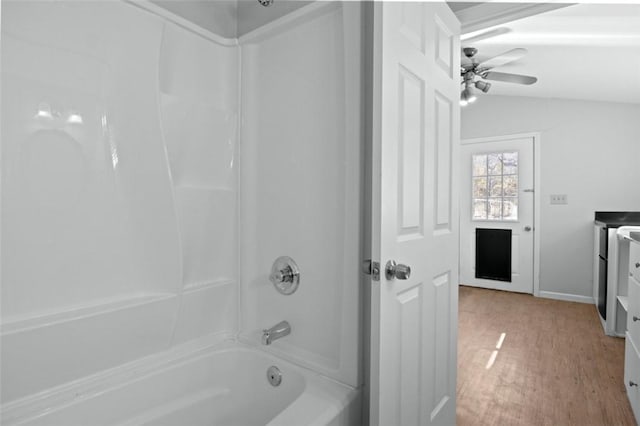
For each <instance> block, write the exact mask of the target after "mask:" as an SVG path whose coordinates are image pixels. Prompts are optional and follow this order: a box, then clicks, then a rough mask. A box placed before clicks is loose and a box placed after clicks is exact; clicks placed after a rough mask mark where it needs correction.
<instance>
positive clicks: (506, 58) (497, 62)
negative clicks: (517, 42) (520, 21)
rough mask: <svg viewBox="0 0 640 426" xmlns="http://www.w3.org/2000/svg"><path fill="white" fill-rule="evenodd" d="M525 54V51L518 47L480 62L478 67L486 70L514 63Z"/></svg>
mask: <svg viewBox="0 0 640 426" xmlns="http://www.w3.org/2000/svg"><path fill="white" fill-rule="evenodd" d="M526 54H527V49H523V48H522V47H518V48H516V49H511V50H508V51H506V52H504V53H502V54H500V55H498V56H494V57H493V58H491V59H487V60H486V61H484V62H481V63H480V64H479V67H481V68H486V69H491V68H496V67H499V66H501V65H505V64H508V63H509V62H513V61H516V60H518V59H520V58H522V57H523V56H524V55H526Z"/></svg>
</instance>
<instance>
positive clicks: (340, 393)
mask: <svg viewBox="0 0 640 426" xmlns="http://www.w3.org/2000/svg"><path fill="white" fill-rule="evenodd" d="M183 352H184V351H183ZM157 358H158V357H156V359H151V358H150V359H148V360H146V361H142V362H136V363H132V364H130V365H129V366H127V368H124V369H120V370H119V371H118V372H117V373H110V374H106V375H105V374H103V375H101V376H100V377H98V376H96V377H93V378H92V379H89V380H83V381H82V382H81V383H80V382H78V383H73V384H71V385H66V386H62V387H60V388H57V389H53V390H49V391H47V392H45V393H42V394H40V395H35V396H32V397H29V398H28V399H25V400H19V401H16V402H14V403H11V404H8V405H7V406H6V407H4V408H5V409H4V410H3V413H2V424H3V425H18V424H19V425H47V426H52V425H65V426H71V425H83V426H86V425H91V426H98V425H118V426H125V425H127V426H129V425H167V426H168V425H171V426H178V425H179V426H192V425H193V426H196V425H208V426H212V425H225V426H227V425H229V426H231V425H237V426H252V425H269V426H285V425H287V426H288V425H291V426H293V425H295V426H302V425H345V426H347V425H349V426H351V425H358V424H360V398H359V392H358V391H357V390H356V389H354V388H351V387H348V386H346V385H342V384H340V383H337V382H334V381H332V380H330V379H328V378H326V377H324V376H321V375H319V374H317V373H314V372H312V371H310V370H306V369H303V368H300V367H297V366H295V365H292V364H290V363H288V362H286V361H283V360H281V359H279V358H276V357H274V356H272V355H270V354H268V353H266V352H263V351H260V350H256V349H251V348H250V347H248V346H245V345H243V344H240V343H223V344H220V345H216V346H213V347H209V348H205V349H199V350H196V351H191V352H190V353H186V354H185V353H183V354H179V355H175V354H174V355H173V356H166V355H165V357H164V359H162V360H159V359H157ZM272 365H275V366H277V367H278V368H279V369H280V371H281V373H282V383H281V384H280V385H279V386H277V387H274V386H272V385H271V384H270V383H269V381H268V379H267V374H266V373H267V369H268V368H269V367H270V366H272Z"/></svg>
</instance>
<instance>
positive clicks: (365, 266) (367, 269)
mask: <svg viewBox="0 0 640 426" xmlns="http://www.w3.org/2000/svg"><path fill="white" fill-rule="evenodd" d="M362 272H363V273H365V274H367V275H371V279H372V280H373V281H380V262H372V261H371V259H366V260H365V261H364V262H362Z"/></svg>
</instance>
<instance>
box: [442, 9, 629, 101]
mask: <svg viewBox="0 0 640 426" xmlns="http://www.w3.org/2000/svg"><path fill="white" fill-rule="evenodd" d="M470 7H471V8H473V7H474V6H473V4H470V3H467V4H457V5H453V7H452V9H454V10H456V9H457V11H456V13H458V14H459V15H460V14H464V13H465V12H468V11H469V10H471V9H469V8H470ZM496 27H507V28H509V29H510V30H511V32H509V33H507V34H504V35H500V36H496V37H492V38H488V39H485V40H482V41H478V42H474V43H470V45H472V46H473V47H475V48H477V49H478V56H480V57H481V58H490V57H492V56H495V55H498V54H500V53H502V52H505V51H508V50H510V49H513V48H516V47H524V48H526V49H527V50H528V54H527V55H526V56H525V57H523V58H522V59H519V60H517V61H515V62H513V63H512V64H508V65H505V66H502V67H499V68H496V69H495V70H496V71H503V72H509V73H520V74H527V75H533V76H536V77H538V82H537V83H536V84H534V85H531V86H523V85H516V84H510V83H503V82H492V87H491V90H490V91H489V94H488V95H489V96H490V95H510V96H534V97H545V98H566V99H585V100H598V101H611V102H628V103H636V104H639V103H640V4H616V5H612V4H575V5H570V6H566V7H562V8H559V9H555V10H552V11H548V12H544V13H540V14H537V15H533V16H528V17H525V18H522V19H518V20H515V21H512V22H506V23H503V24H499V25H494V26H491V27H488V28H484V29H483V30H480V31H475V32H471V33H467V34H466V35H464V36H463V42H462V45H463V46H465V45H469V43H467V44H466V43H465V42H464V38H465V36H466V37H469V36H473V35H474V34H477V33H481V32H483V31H485V30H490V29H492V28H496ZM476 28H477V25H476ZM480 96H485V95H480Z"/></svg>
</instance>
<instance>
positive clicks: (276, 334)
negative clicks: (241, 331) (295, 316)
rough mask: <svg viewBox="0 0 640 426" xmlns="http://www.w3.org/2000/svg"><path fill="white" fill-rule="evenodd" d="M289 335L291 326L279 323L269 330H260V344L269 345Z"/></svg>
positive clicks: (282, 322)
mask: <svg viewBox="0 0 640 426" xmlns="http://www.w3.org/2000/svg"><path fill="white" fill-rule="evenodd" d="M289 333H291V326H290V325H289V323H288V322H287V321H280V322H279V323H277V324H276V325H274V326H273V327H271V328H269V329H264V330H262V344H263V345H270V344H271V343H272V342H273V341H274V340H278V339H280V338H281V337H284V336H286V335H288V334H289Z"/></svg>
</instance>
